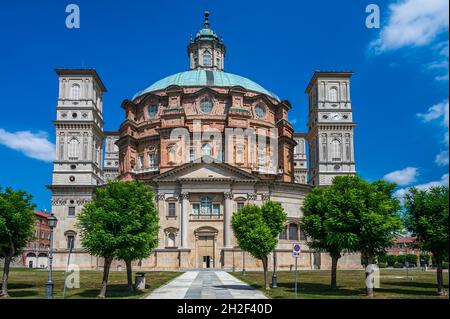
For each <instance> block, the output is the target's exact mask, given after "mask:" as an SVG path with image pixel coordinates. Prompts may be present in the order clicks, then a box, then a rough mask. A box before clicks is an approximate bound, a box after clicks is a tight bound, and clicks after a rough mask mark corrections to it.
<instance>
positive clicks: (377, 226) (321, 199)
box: [302, 176, 402, 296]
mask: <svg viewBox="0 0 450 319" xmlns="http://www.w3.org/2000/svg"><path fill="white" fill-rule="evenodd" d="M395 187H396V185H395V184H391V183H387V182H384V181H376V182H373V183H370V182H367V181H365V180H363V179H362V178H360V177H359V176H337V177H335V178H334V179H333V182H332V185H331V186H329V187H328V188H321V189H318V188H316V189H314V190H313V191H312V192H311V193H310V194H308V195H307V197H306V199H305V203H304V216H305V217H304V218H303V221H302V224H303V230H304V231H305V233H306V234H307V235H308V236H309V237H311V244H310V245H311V247H313V248H317V249H319V250H323V251H327V252H328V253H329V254H330V256H331V258H332V275H331V286H332V288H335V287H336V269H337V262H338V259H339V258H340V256H341V252H342V251H343V250H345V251H350V252H353V251H359V252H360V253H361V260H363V261H364V263H365V266H368V265H371V264H375V260H376V257H377V256H379V255H380V254H382V253H384V252H385V250H386V248H387V247H388V246H389V245H391V240H392V239H393V238H395V237H396V236H397V233H398V232H399V231H400V229H401V228H402V222H401V218H400V216H399V215H398V210H399V209H400V204H399V201H398V200H397V199H395V198H394V197H393V191H394V189H395ZM366 269H368V267H366ZM369 275H370V274H369V273H368V272H366V277H368V276H369ZM367 294H368V295H369V296H373V288H371V287H367Z"/></svg>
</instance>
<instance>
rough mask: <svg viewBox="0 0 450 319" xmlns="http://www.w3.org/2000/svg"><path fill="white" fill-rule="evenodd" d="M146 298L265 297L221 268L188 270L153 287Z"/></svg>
mask: <svg viewBox="0 0 450 319" xmlns="http://www.w3.org/2000/svg"><path fill="white" fill-rule="evenodd" d="M147 299H267V297H266V296H265V295H264V294H263V293H262V292H261V291H259V290H257V289H255V288H253V287H251V286H249V285H248V284H246V283H244V282H243V281H241V280H239V279H237V278H235V277H233V276H232V275H230V274H229V273H227V272H225V271H222V270H201V271H195V270H190V271H187V272H185V273H184V274H182V275H181V276H178V277H177V278H175V279H174V280H172V281H170V282H169V283H167V284H166V285H164V286H162V287H160V288H158V289H155V290H154V291H153V292H152V293H151V294H150V295H149V296H148V297H147Z"/></svg>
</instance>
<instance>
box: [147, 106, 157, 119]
mask: <svg viewBox="0 0 450 319" xmlns="http://www.w3.org/2000/svg"><path fill="white" fill-rule="evenodd" d="M157 112H158V106H156V105H149V106H148V116H150V117H155V116H156V113H157Z"/></svg>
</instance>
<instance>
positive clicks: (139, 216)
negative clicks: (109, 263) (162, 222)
mask: <svg viewBox="0 0 450 319" xmlns="http://www.w3.org/2000/svg"><path fill="white" fill-rule="evenodd" d="M115 186H116V187H119V188H120V190H118V192H119V193H120V194H121V195H120V196H123V198H126V199H127V201H126V202H119V203H118V205H122V206H121V207H118V208H117V209H119V210H120V211H122V212H123V216H124V217H125V219H126V220H127V225H126V226H125V227H123V228H122V229H121V232H120V234H119V235H118V236H117V244H118V248H117V252H116V256H117V257H118V258H119V259H123V260H124V261H125V264H126V266H127V282H128V289H129V290H134V288H133V280H132V273H133V269H132V266H131V263H132V261H133V260H140V259H144V258H146V257H148V256H150V253H151V250H152V249H153V248H155V247H157V246H158V231H159V224H158V222H159V217H158V211H157V209H156V205H155V202H154V200H153V198H154V194H153V193H152V192H151V189H150V188H149V187H148V186H147V185H145V184H144V183H142V182H135V183H116V185H115Z"/></svg>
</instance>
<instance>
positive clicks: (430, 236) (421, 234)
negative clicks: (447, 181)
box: [405, 187, 449, 295]
mask: <svg viewBox="0 0 450 319" xmlns="http://www.w3.org/2000/svg"><path fill="white" fill-rule="evenodd" d="M405 200H406V202H405V209H406V215H405V222H406V227H407V228H408V230H409V231H410V232H412V233H413V234H414V235H415V236H417V239H418V241H419V245H420V247H421V248H422V249H423V250H425V251H429V252H431V253H432V254H433V258H434V259H435V261H436V266H437V271H436V273H437V285H438V287H437V289H438V294H440V295H442V294H443V293H444V291H443V286H444V282H443V277H442V263H443V261H444V260H446V259H447V258H448V251H449V226H448V224H449V218H448V200H449V197H448V187H432V188H431V189H430V190H428V191H421V190H418V189H417V188H414V187H413V188H411V189H410V190H409V193H408V194H406V196H405Z"/></svg>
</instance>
